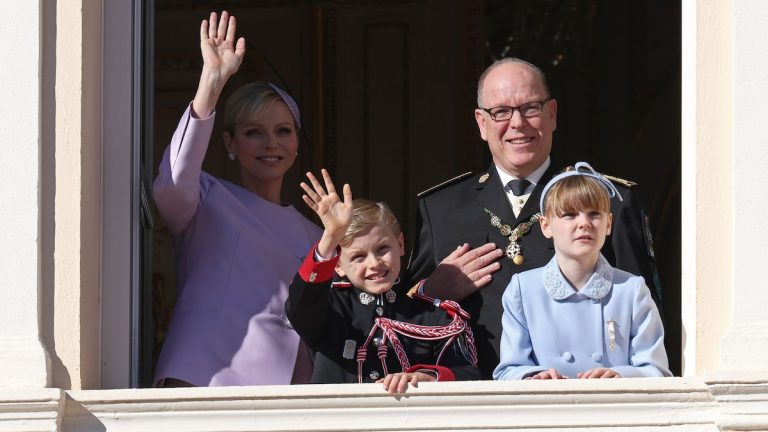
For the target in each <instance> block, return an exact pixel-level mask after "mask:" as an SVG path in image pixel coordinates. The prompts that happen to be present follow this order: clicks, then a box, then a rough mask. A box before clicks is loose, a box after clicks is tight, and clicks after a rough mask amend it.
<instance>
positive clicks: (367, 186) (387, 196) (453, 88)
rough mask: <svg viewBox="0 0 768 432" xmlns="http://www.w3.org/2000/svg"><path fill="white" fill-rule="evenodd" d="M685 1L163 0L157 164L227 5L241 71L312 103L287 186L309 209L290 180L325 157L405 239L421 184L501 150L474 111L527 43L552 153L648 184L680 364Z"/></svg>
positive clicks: (155, 268) (166, 290)
mask: <svg viewBox="0 0 768 432" xmlns="http://www.w3.org/2000/svg"><path fill="white" fill-rule="evenodd" d="M680 7H681V6H680V1H679V0H676V1H673V0H649V1H645V2H599V1H597V0H559V1H554V0H546V1H545V0H486V1H482V0H457V1H450V2H446V1H442V0H391V1H385V0H378V1H365V0H359V1H354V0H346V1H342V0H335V1H331V0H325V1H324V0H315V1H309V0H306V1H299V0H295V1H290V0H285V1H267V0H262V1H259V0H247V1H245V0H243V1H236V0H231V1H199V0H155V7H154V19H153V20H154V50H153V56H154V58H153V61H154V65H155V67H154V96H155V99H154V104H153V105H154V118H153V123H154V126H153V127H154V130H153V132H152V134H151V137H152V139H151V140H149V142H148V144H147V148H145V158H146V159H147V160H148V161H149V162H148V163H147V166H150V167H152V169H153V170H155V171H156V165H157V161H159V159H160V156H161V154H162V151H163V149H164V147H165V145H166V144H167V142H168V140H169V138H170V136H171V134H172V132H173V130H174V128H175V126H176V123H177V121H178V119H179V117H180V115H181V113H182V111H183V110H184V109H185V108H186V105H187V104H188V103H189V101H190V100H191V99H192V97H193V93H194V89H195V86H196V83H197V78H198V76H199V70H200V60H199V50H198V25H199V23H200V21H201V20H202V19H203V18H205V17H206V16H207V15H208V13H209V12H210V11H211V10H219V11H220V10H222V9H226V10H228V11H230V12H232V13H233V14H234V15H236V16H237V18H238V22H239V28H238V30H239V32H240V33H241V34H242V35H243V36H245V37H246V39H247V40H248V44H249V45H248V53H247V54H246V59H245V61H244V64H243V66H242V68H241V72H240V73H239V76H238V77H237V79H235V80H234V82H233V83H232V85H231V87H237V85H238V84H240V83H242V82H246V81H250V80H269V81H274V82H277V83H282V84H283V86H284V87H286V88H288V89H289V90H290V91H291V93H292V94H293V95H294V96H295V98H296V99H297V101H298V102H299V104H300V107H301V109H302V112H303V117H304V123H305V132H306V139H304V140H303V142H302V144H301V146H300V150H299V153H300V157H299V159H298V163H297V164H296V165H297V166H296V167H295V168H294V170H293V172H292V173H291V175H290V176H289V177H288V178H287V179H286V183H285V185H286V188H285V196H284V199H287V200H288V201H289V202H292V203H294V204H296V206H297V208H300V209H301V208H302V207H303V206H302V205H301V201H300V198H299V196H300V194H299V188H298V186H296V187H292V185H298V182H299V178H300V175H301V173H304V172H306V171H307V170H317V169H319V168H320V167H326V168H328V169H329V170H331V171H332V172H333V173H335V177H336V179H337V181H339V182H349V183H350V184H351V185H352V187H353V190H355V191H356V195H358V196H365V197H368V198H372V199H376V200H383V201H387V202H388V203H389V204H390V205H391V206H392V208H393V210H394V211H395V213H396V214H398V215H399V216H400V218H401V219H402V220H403V221H405V222H406V223H404V228H405V230H406V233H405V234H406V239H407V238H409V236H408V234H409V232H410V231H412V230H413V223H414V210H415V205H416V194H417V193H418V192H419V191H421V190H424V189H426V188H427V187H429V186H431V185H434V184H436V183H439V182H441V181H443V180H445V179H448V178H451V177H453V176H455V175H458V174H460V173H463V172H466V171H477V170H481V169H484V168H485V167H486V166H487V164H488V162H489V158H490V156H489V154H488V152H487V146H486V145H485V143H484V142H483V141H481V140H480V138H479V136H478V134H477V131H476V125H475V124H474V118H473V109H474V107H475V91H476V80H477V77H478V75H479V73H480V72H481V71H482V69H483V68H484V67H485V66H486V65H487V64H489V63H490V62H492V61H493V60H495V59H496V58H499V57H502V56H514V57H520V58H523V59H526V60H528V61H531V62H532V63H535V64H537V65H539V66H540V67H541V68H542V69H543V70H544V72H545V73H546V74H547V76H548V78H549V81H550V86H551V88H552V92H553V96H555V97H556V98H557V99H558V106H559V113H558V114H559V115H558V130H557V132H556V134H555V144H554V149H553V159H554V160H555V161H556V163H558V164H563V165H564V164H571V163H573V162H575V161H578V160H587V161H590V162H591V163H593V164H594V165H595V166H596V167H598V168H599V169H601V170H603V171H605V172H606V173H608V174H612V175H615V176H619V177H623V178H626V179H630V180H632V181H635V182H637V183H638V184H639V186H638V190H639V191H640V193H641V195H642V197H643V198H644V200H645V203H646V207H647V210H648V214H649V215H650V217H651V229H652V233H653V236H654V239H655V246H656V256H657V260H658V268H659V274H660V278H661V283H662V286H663V296H664V298H663V305H664V311H663V314H664V318H665V323H666V328H667V350H668V352H669V356H670V364H671V366H672V369H673V371H674V372H675V373H676V374H679V373H680V364H681V357H680V355H681V347H680V344H681V321H680V234H679V233H680V44H681V39H680V37H681V33H680V32H681V29H680ZM225 96H226V95H225ZM220 136H221V133H220V130H219V129H216V130H215V131H214V138H213V141H212V143H211V146H210V148H209V151H208V155H207V157H206V163H205V166H204V169H206V170H207V171H209V172H211V173H212V174H214V175H217V176H221V177H224V178H228V179H232V180H235V179H236V176H237V172H236V166H235V165H234V164H232V163H231V162H229V161H228V159H227V158H226V155H225V152H224V150H223V145H221V142H220V140H219V139H218V137H220ZM151 176H154V171H153V173H152V175H151ZM148 177H149V176H148ZM393 179H394V180H393ZM155 221H156V226H155V230H154V235H153V238H154V240H153V242H152V243H153V244H152V250H151V251H149V250H147V251H145V252H144V256H145V257H146V259H147V260H148V262H147V263H146V264H147V265H146V266H145V268H151V269H152V277H151V281H152V282H151V286H147V287H145V289H144V294H145V297H147V298H151V299H153V300H152V304H153V306H152V308H151V311H150V310H145V311H143V312H142V315H143V316H144V318H143V321H142V326H144V330H145V331H144V332H143V334H144V335H145V339H148V340H144V341H142V343H141V346H142V351H143V354H142V359H143V361H142V365H141V366H142V367H141V377H142V378H141V384H142V385H149V384H150V380H151V372H152V368H153V365H154V358H155V356H156V355H157V353H158V350H159V347H160V344H161V343H162V338H163V336H164V331H165V328H166V327H167V322H168V320H169V319H170V316H171V313H172V306H173V303H174V301H175V288H174V286H175V278H174V275H173V251H172V245H171V240H170V237H169V235H168V233H167V232H166V231H165V230H164V227H163V224H162V221H161V220H160V218H159V217H156V218H155ZM150 252H151V253H150ZM145 304H146V303H145ZM147 309H149V308H147Z"/></svg>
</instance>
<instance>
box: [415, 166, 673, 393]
mask: <svg viewBox="0 0 768 432" xmlns="http://www.w3.org/2000/svg"><path fill="white" fill-rule="evenodd" d="M560 171H561V169H560V168H559V167H555V164H554V163H552V164H551V165H550V168H549V169H548V170H547V172H546V173H545V174H544V176H543V177H542V178H541V180H540V181H539V182H538V183H537V185H536V188H535V189H534V191H533V192H532V193H531V196H530V197H529V198H528V200H527V201H526V203H525V206H524V207H523V209H522V211H521V212H520V214H519V216H518V217H517V218H515V215H514V213H513V212H512V207H511V206H510V204H509V200H508V199H507V196H506V194H505V193H504V190H503V185H502V184H501V181H500V180H499V175H498V171H497V170H496V167H495V166H493V165H491V166H490V167H489V168H488V170H487V171H486V172H484V173H481V174H477V175H473V176H467V177H465V178H462V179H460V180H457V181H455V182H453V183H452V184H449V185H445V186H443V187H439V188H437V189H436V190H433V191H430V192H427V193H425V194H422V196H421V198H420V200H419V211H418V214H417V219H416V232H417V235H418V237H417V239H416V244H415V246H414V250H413V252H412V255H411V262H410V266H409V270H410V273H411V274H412V276H413V278H414V280H420V279H423V278H427V277H428V276H429V275H430V274H431V273H432V271H433V270H434V269H435V267H436V266H437V264H439V263H440V261H442V260H443V259H444V258H445V257H446V256H448V255H449V254H450V253H451V252H452V251H454V250H455V249H456V248H457V247H458V246H460V245H462V244H463V243H469V245H470V246H472V247H477V246H481V245H483V244H485V243H488V242H493V243H496V245H497V246H498V247H499V248H501V249H502V250H504V248H506V246H507V245H508V244H509V240H508V239H507V238H506V237H504V236H502V235H501V233H500V232H499V229H498V228H495V227H493V226H492V225H491V222H490V216H489V215H488V213H486V212H485V210H484V209H488V210H490V211H491V212H493V213H494V214H495V215H497V216H499V217H500V218H501V220H502V222H503V223H505V224H508V225H510V226H512V227H516V226H517V225H518V224H520V223H521V222H525V221H528V220H530V219H531V217H532V216H533V215H534V214H536V213H537V212H539V198H540V197H541V192H542V189H544V186H545V185H546V183H547V182H548V181H549V180H550V179H551V178H552V177H553V176H554V175H556V174H557V173H559V172H560ZM486 174H487V175H486ZM615 186H616V188H617V189H618V191H619V193H620V194H621V196H622V198H623V199H624V200H623V201H619V200H618V199H617V198H613V199H612V200H611V212H612V213H613V228H612V233H611V235H610V236H609V238H608V239H606V242H605V245H604V246H603V249H602V253H603V255H604V256H605V258H606V259H608V261H609V262H610V263H611V264H612V265H613V266H615V267H618V268H620V269H622V270H625V271H628V272H630V273H633V274H636V275H640V276H643V277H644V278H645V281H646V284H647V285H648V286H649V287H650V288H651V293H652V295H653V297H654V300H655V301H656V302H657V304H658V303H659V299H658V296H657V295H656V290H655V278H654V275H655V263H654V259H653V256H652V254H653V252H652V248H651V246H650V238H649V237H648V239H646V232H645V231H644V228H645V226H646V225H645V223H644V221H643V218H644V217H645V216H644V214H643V212H642V210H641V208H640V204H639V203H638V201H637V197H636V196H635V194H634V193H633V191H632V189H631V188H629V187H626V186H624V185H622V184H618V183H616V182H615ZM519 243H520V244H521V246H522V254H523V256H524V257H525V262H524V263H523V264H522V265H516V264H514V263H513V262H512V261H511V260H510V259H509V258H507V257H506V256H502V258H501V259H500V260H499V261H500V263H501V269H500V270H498V271H497V272H496V273H494V274H493V281H492V282H491V283H490V284H489V285H487V286H485V287H484V288H481V289H480V290H478V291H477V292H475V293H473V294H471V295H470V296H469V297H467V298H466V299H464V300H463V301H462V302H461V305H462V307H463V308H464V309H465V310H466V311H467V312H469V313H470V315H471V322H472V325H473V330H474V334H475V342H476V344H477V350H478V356H479V358H478V366H479V367H480V370H481V371H482V373H483V377H484V378H486V379H490V378H491V374H492V372H493V369H494V368H495V367H496V365H498V363H499V340H500V337H501V332H502V327H501V315H502V312H503V308H502V305H501V296H502V294H503V293H504V290H505V288H506V287H507V284H509V281H510V280H511V279H512V275H513V274H515V273H519V272H523V271H526V270H530V269H533V268H536V267H541V266H543V265H545V264H546V263H547V262H549V260H550V259H551V258H552V256H554V253H555V250H554V246H553V244H552V240H551V239H547V238H545V237H544V235H543V234H542V233H541V228H540V226H539V224H538V223H535V224H534V225H533V226H532V227H531V230H530V231H529V232H528V233H527V234H526V235H525V236H524V237H523V238H522V240H521V241H520V242H519Z"/></svg>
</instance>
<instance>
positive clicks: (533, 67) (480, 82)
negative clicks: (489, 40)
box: [477, 57, 549, 108]
mask: <svg viewBox="0 0 768 432" xmlns="http://www.w3.org/2000/svg"><path fill="white" fill-rule="evenodd" d="M507 63H518V64H522V65H525V66H528V67H529V68H530V69H531V70H532V71H533V72H534V73H535V74H536V75H538V76H539V79H541V83H542V84H543V85H544V91H545V92H547V97H549V85H547V77H546V76H545V75H544V72H542V70H541V69H539V67H538V66H536V65H534V64H533V63H530V62H527V61H525V60H523V59H519V58H517V57H504V58H502V59H499V60H496V61H495V62H493V64H491V65H490V66H488V67H487V68H486V69H485V70H484V71H483V73H482V74H480V78H478V80H477V106H478V108H487V107H483V85H484V84H485V78H486V77H488V74H489V73H491V71H492V70H494V69H496V68H497V67H499V66H501V65H504V64H507Z"/></svg>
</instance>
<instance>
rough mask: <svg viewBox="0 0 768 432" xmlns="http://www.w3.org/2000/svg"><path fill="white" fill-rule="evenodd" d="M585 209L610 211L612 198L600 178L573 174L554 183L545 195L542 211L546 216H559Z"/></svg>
mask: <svg viewBox="0 0 768 432" xmlns="http://www.w3.org/2000/svg"><path fill="white" fill-rule="evenodd" d="M584 209H591V210H597V211H600V212H610V210H611V199H610V197H609V195H608V191H607V190H605V186H603V185H601V184H600V181H599V180H597V179H595V178H593V177H589V176H585V175H573V176H569V177H564V178H562V179H560V180H558V181H557V182H556V183H555V184H553V185H552V187H551V188H550V189H549V191H548V192H547V195H546V196H545V197H544V208H542V213H543V214H544V216H546V217H553V216H558V217H559V216H562V215H564V214H566V213H570V212H578V211H580V210H584Z"/></svg>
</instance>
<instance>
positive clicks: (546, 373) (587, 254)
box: [493, 162, 672, 380]
mask: <svg viewBox="0 0 768 432" xmlns="http://www.w3.org/2000/svg"><path fill="white" fill-rule="evenodd" d="M614 196H615V197H617V198H618V199H621V196H620V195H619V194H618V191H616V188H615V187H614V186H613V184H612V183H611V182H610V181H609V180H607V179H606V178H604V177H603V176H602V175H600V174H598V173H597V172H596V171H595V170H593V169H592V167H591V166H589V164H587V163H585V162H579V163H577V164H576V166H575V169H574V170H571V171H566V172H564V173H562V174H559V175H557V176H555V177H554V178H553V179H552V180H550V182H549V183H548V184H547V185H546V186H545V187H544V190H543V192H542V194H541V202H540V205H541V209H542V213H543V214H542V216H541V219H540V224H541V230H542V232H543V233H544V235H545V236H546V237H547V238H552V239H553V241H554V246H555V256H554V257H553V258H552V260H551V261H550V262H549V263H548V264H547V265H545V266H544V267H540V268H537V269H533V270H530V271H527V272H523V273H518V274H515V275H514V276H513V277H512V281H511V282H510V283H509V285H508V286H507V289H506V291H505V292H504V296H503V297H502V303H503V306H504V315H503V317H502V325H503V327H504V332H503V334H502V338H501V362H500V363H499V365H498V366H497V367H496V370H494V372H493V377H494V379H500V380H514V379H560V378H615V377H657V376H672V373H671V372H670V371H669V365H668V361H667V353H666V351H665V350H664V328H663V326H662V324H661V318H660V316H659V312H658V310H657V308H656V304H655V303H654V302H653V300H652V299H651V295H650V291H649V290H648V287H647V286H646V285H645V281H644V280H643V278H642V277H640V276H635V275H632V274H630V273H627V272H624V271H622V270H619V269H616V268H613V267H611V265H610V264H608V262H607V261H606V259H605V258H604V257H603V256H602V255H601V254H600V248H601V247H602V246H603V243H604V242H605V237H606V235H608V234H610V232H611V218H612V215H611V213H610V198H611V197H614Z"/></svg>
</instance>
